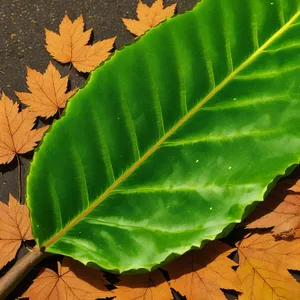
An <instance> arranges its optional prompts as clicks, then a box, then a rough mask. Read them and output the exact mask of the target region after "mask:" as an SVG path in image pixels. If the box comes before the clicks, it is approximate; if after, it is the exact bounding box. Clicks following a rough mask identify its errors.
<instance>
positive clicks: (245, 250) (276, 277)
mask: <svg viewBox="0 0 300 300" xmlns="http://www.w3.org/2000/svg"><path fill="white" fill-rule="evenodd" d="M238 254H239V264H240V266H239V267H238V269H237V275H238V276H239V278H240V281H241V283H242V287H243V294H242V295H241V296H240V298H239V299H240V300H244V299H245V300H252V299H253V300H254V299H255V300H266V299H273V300H275V299H276V300H279V299H280V300H281V299H282V300H283V299H290V300H298V299H300V284H299V283H298V282H297V281H296V280H295V279H294V278H293V276H292V275H291V274H290V273H289V272H288V269H290V270H300V240H298V239H297V240H294V241H290V242H289V241H286V240H280V241H278V240H277V241H276V240H275V238H274V237H273V236H272V234H270V233H268V234H264V235H259V234H254V235H252V236H250V237H248V238H245V239H243V240H242V241H241V242H239V243H238Z"/></svg>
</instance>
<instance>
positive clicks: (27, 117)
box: [0, 93, 49, 164]
mask: <svg viewBox="0 0 300 300" xmlns="http://www.w3.org/2000/svg"><path fill="white" fill-rule="evenodd" d="M35 119H36V118H35V116H34V115H33V114H32V113H31V112H30V111H29V109H28V108H26V109H23V110H22V111H21V112H19V105H18V104H17V103H13V102H12V100H10V99H9V98H8V97H7V96H6V95H5V94H4V93H3V94H2V100H0V164H5V163H6V164H7V163H9V162H11V161H12V160H13V159H14V157H15V155H16V154H24V153H27V152H29V151H31V150H32V149H33V148H34V147H35V146H36V143H37V142H38V141H40V140H41V138H42V136H43V134H44V132H45V131H46V130H47V129H48V128H49V126H44V127H43V128H40V129H35V130H32V128H33V126H34V122H35Z"/></svg>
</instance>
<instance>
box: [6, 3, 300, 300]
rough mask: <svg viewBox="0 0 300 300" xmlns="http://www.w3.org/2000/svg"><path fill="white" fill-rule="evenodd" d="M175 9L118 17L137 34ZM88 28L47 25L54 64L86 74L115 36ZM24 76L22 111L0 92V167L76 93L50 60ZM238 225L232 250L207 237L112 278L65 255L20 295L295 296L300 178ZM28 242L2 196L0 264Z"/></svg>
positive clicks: (299, 288) (21, 220)
mask: <svg viewBox="0 0 300 300" xmlns="http://www.w3.org/2000/svg"><path fill="white" fill-rule="evenodd" d="M175 8H176V4H173V5H171V6H168V7H166V8H165V7H164V5H163V0H156V1H155V2H153V4H152V5H151V6H148V5H146V4H144V3H142V2H141V1H139V2H138V6H137V18H138V20H132V19H122V20H123V22H124V24H125V25H126V27H127V29H128V30H129V31H130V32H131V33H133V34H134V35H136V36H140V35H142V34H144V33H145V32H146V31H147V30H149V29H150V28H152V27H154V26H156V25H158V24H159V23H160V22H162V21H164V20H166V19H167V18H169V17H171V16H173V15H174V12H175ZM91 32H92V29H88V30H86V31H84V22H83V16H82V15H81V16H79V17H78V18H77V19H76V20H75V21H74V22H72V21H71V20H70V19H69V17H68V16H67V15H66V16H65V17H64V18H63V20H62V22H61V24H60V25H59V34H57V33H55V32H52V31H50V30H48V29H46V49H47V50H48V51H49V53H50V54H51V56H52V57H53V58H54V59H56V60H57V61H59V62H61V63H71V64H72V65H73V66H74V67H75V68H76V69H77V70H78V71H80V72H90V71H91V70H92V69H94V68H95V67H96V66H98V65H99V64H100V63H101V62H102V61H104V60H105V59H107V58H108V56H109V55H110V51H111V50H112V47H113V44H114V41H115V38H111V39H107V40H104V41H101V42H97V43H95V44H93V45H89V44H88V42H89V40H90V36H91ZM26 79H27V85H28V89H29V92H16V95H17V97H18V98H19V100H20V101H21V102H22V103H23V104H24V105H25V106H26V108H25V109H22V110H21V111H20V109H19V104H18V103H14V102H13V101H12V100H11V99H9V98H8V97H7V96H6V95H5V94H4V93H3V94H2V99H1V100H0V164H8V163H10V162H11V161H12V160H13V159H14V157H15V156H16V155H21V154H24V153H27V152H28V151H31V150H32V149H34V147H35V146H36V145H37V143H38V142H39V141H40V140H41V138H42V136H43V134H44V133H45V131H46V130H47V129H48V127H49V126H43V127H42V128H39V129H33V128H34V126H35V122H36V118H38V117H44V118H50V117H53V116H56V114H57V112H60V111H61V110H63V109H64V107H65V106H66V103H67V101H68V99H69V98H70V97H71V96H72V95H73V94H74V93H75V92H76V89H75V90H72V91H69V92H67V87H68V81H69V76H68V75H67V76H64V77H62V76H61V74H60V72H59V71H58V70H57V69H56V67H55V66H54V65H53V64H52V63H51V62H50V63H49V65H48V67H47V69H46V71H45V73H44V74H42V73H40V72H39V71H36V70H34V69H31V68H29V67H27V77H26ZM70 101H72V99H70ZM242 225H244V226H245V230H244V234H245V236H244V237H243V238H241V239H240V240H239V241H238V242H237V243H236V245H235V246H234V247H233V245H231V246H229V245H228V244H227V243H226V241H227V240H226V239H224V241H218V240H217V241H212V242H208V243H207V244H206V245H205V246H204V247H203V248H202V249H201V250H197V251H190V252H189V253H186V254H185V255H183V256H181V257H179V258H178V259H176V260H174V261H172V262H171V263H168V264H166V265H164V266H162V269H163V271H162V270H160V269H158V270H155V271H153V272H150V273H146V274H138V275H120V276H118V277H115V280H111V281H109V276H108V277H107V274H105V273H103V272H102V271H100V270H95V269H91V268H88V267H86V266H84V265H82V264H81V263H79V262H76V261H74V260H72V259H71V258H66V257H65V258H63V260H62V262H60V261H57V271H56V270H52V269H49V268H42V269H41V270H39V271H40V272H39V274H38V275H37V276H36V278H35V279H34V280H33V282H32V283H31V285H30V286H29V287H28V289H27V290H26V291H25V292H24V293H23V295H22V297H25V298H29V299H32V300H69V299H71V300H75V299H76V300H81V299H82V300H83V299H87V300H93V299H97V298H107V297H108V298H114V299H117V300H118V299H120V300H172V299H174V296H173V294H172V292H173V293H174V291H177V292H179V293H180V294H181V295H183V296H185V297H186V299H188V300H222V299H226V295H225V291H231V292H233V291H234V294H235V295H237V297H238V299H240V300H268V299H273V300H275V299H276V300H283V299H285V300H299V299H300V284H299V283H298V282H297V281H296V280H295V278H294V277H293V276H292V275H291V273H290V271H291V270H294V271H300V180H299V181H297V182H296V183H295V184H294V185H293V184H292V183H291V181H290V180H284V181H281V182H279V183H278V184H277V186H276V187H275V188H274V189H273V190H272V192H271V193H270V194H269V196H268V197H267V199H266V200H265V201H264V202H261V203H259V204H258V206H257V208H256V209H255V210H254V212H253V213H252V214H251V215H250V216H249V217H248V218H247V219H246V221H244V223H242ZM262 229H263V230H262ZM246 233H247V234H246ZM31 239H33V237H32V234H31V225H30V219H29V211H28V208H27V207H26V206H25V205H21V204H20V203H19V202H18V201H17V200H16V199H15V198H14V197H13V196H12V195H9V201H8V204H4V203H3V202H0V269H1V268H3V267H4V266H5V265H7V264H8V263H9V262H10V261H12V260H13V259H14V258H15V256H16V254H17V251H18V250H19V248H20V247H21V244H22V243H23V242H24V241H27V240H31ZM233 258H234V260H233ZM111 276H112V275H111Z"/></svg>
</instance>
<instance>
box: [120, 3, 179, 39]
mask: <svg viewBox="0 0 300 300" xmlns="http://www.w3.org/2000/svg"><path fill="white" fill-rule="evenodd" d="M175 8H176V4H173V5H170V6H168V7H166V8H164V5H163V0H156V1H155V2H154V3H153V4H152V6H151V7H149V6H148V5H146V4H144V3H143V2H142V1H139V3H138V6H137V10H136V12H137V17H138V21H137V20H133V19H125V18H123V19H122V21H123V22H124V24H125V26H126V27H127V29H128V30H129V31H130V32H131V33H132V34H134V35H136V36H141V35H143V34H144V33H145V32H146V31H147V30H149V29H150V28H152V27H155V26H157V25H158V24H159V23H161V22H163V21H164V20H166V19H167V18H170V17H172V16H174V13H175Z"/></svg>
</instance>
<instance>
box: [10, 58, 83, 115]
mask: <svg viewBox="0 0 300 300" xmlns="http://www.w3.org/2000/svg"><path fill="white" fill-rule="evenodd" d="M26 79H27V85H28V89H29V91H30V92H31V93H21V92H15V93H16V95H17V96H18V98H19V99H20V100H21V101H22V102H23V103H24V104H26V105H27V106H28V107H29V110H30V111H31V112H32V113H33V114H34V115H35V116H36V117H39V116H41V117H45V118H49V117H51V116H53V115H55V114H56V112H57V111H58V110H59V109H60V108H64V107H65V106H66V103H67V100H68V99H69V98H70V97H71V96H72V95H73V94H74V93H75V92H76V91H77V89H75V90H72V91H70V92H68V93H65V92H66V90H67V86H68V80H69V76H65V77H63V78H61V76H60V73H59V72H58V70H57V69H56V68H55V67H54V66H53V64H52V63H51V62H50V63H49V65H48V67H47V69H46V71H45V73H44V74H41V73H40V72H38V71H36V70H33V69H31V68H29V67H27V77H26Z"/></svg>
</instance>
